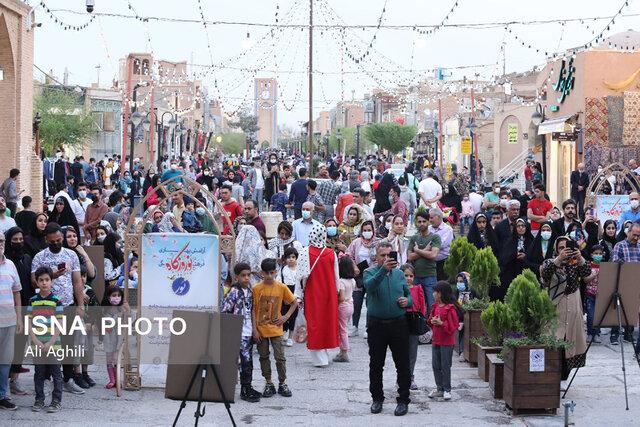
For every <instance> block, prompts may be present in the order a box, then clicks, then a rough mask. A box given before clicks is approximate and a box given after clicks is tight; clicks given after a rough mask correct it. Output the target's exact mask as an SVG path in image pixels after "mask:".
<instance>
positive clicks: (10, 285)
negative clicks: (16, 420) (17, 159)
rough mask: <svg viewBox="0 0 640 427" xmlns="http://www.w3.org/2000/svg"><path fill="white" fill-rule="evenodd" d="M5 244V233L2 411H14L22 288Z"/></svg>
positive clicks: (0, 284)
mask: <svg viewBox="0 0 640 427" xmlns="http://www.w3.org/2000/svg"><path fill="white" fill-rule="evenodd" d="M3 214H4V212H3ZM5 243H6V242H5V238H4V233H3V234H0V409H4V410H9V411H14V410H16V409H17V406H16V405H15V404H14V403H12V402H11V401H10V400H9V398H8V397H9V396H8V390H9V370H10V368H11V362H12V361H13V350H14V337H15V336H16V334H21V333H22V308H21V306H22V304H21V302H20V301H21V299H20V291H21V290H22V286H21V284H20V277H19V276H18V271H17V270H16V266H15V265H14V264H13V262H11V260H8V259H6V258H5V257H4V248H5Z"/></svg>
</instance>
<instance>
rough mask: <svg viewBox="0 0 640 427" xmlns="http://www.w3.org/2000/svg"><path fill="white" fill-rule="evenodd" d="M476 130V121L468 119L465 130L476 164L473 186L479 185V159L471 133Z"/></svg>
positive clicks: (476, 145)
mask: <svg viewBox="0 0 640 427" xmlns="http://www.w3.org/2000/svg"><path fill="white" fill-rule="evenodd" d="M477 128H478V125H476V121H475V119H474V118H473V117H469V123H467V129H469V137H471V146H472V147H474V148H475V150H474V151H475V163H476V173H475V177H474V181H473V182H474V184H476V186H477V185H479V184H480V158H479V157H478V151H479V150H478V141H477V140H476V141H475V145H474V140H473V139H474V138H473V137H474V135H473V132H474V131H475V130H476V129H477ZM469 168H471V165H469Z"/></svg>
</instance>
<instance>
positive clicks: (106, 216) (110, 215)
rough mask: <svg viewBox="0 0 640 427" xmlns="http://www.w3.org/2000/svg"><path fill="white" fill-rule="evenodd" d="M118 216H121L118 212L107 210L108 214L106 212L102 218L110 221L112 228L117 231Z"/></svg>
mask: <svg viewBox="0 0 640 427" xmlns="http://www.w3.org/2000/svg"><path fill="white" fill-rule="evenodd" d="M118 217H119V216H118V214H117V213H115V212H107V213H106V214H104V217H102V219H103V220H104V221H107V222H108V223H109V225H110V226H111V230H113V231H117V230H118Z"/></svg>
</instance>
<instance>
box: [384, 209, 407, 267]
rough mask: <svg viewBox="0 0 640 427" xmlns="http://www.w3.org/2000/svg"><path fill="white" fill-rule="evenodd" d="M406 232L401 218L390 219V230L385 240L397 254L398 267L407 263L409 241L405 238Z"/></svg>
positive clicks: (397, 216) (398, 216)
mask: <svg viewBox="0 0 640 427" xmlns="http://www.w3.org/2000/svg"><path fill="white" fill-rule="evenodd" d="M406 230H407V228H406V226H405V225H404V219H402V216H400V215H396V216H394V217H392V218H391V230H390V231H389V235H388V236H387V238H386V239H385V240H386V241H388V242H389V243H391V246H392V247H393V250H394V251H396V252H398V265H404V264H406V263H407V250H408V249H409V239H407V238H406V237H405V233H406Z"/></svg>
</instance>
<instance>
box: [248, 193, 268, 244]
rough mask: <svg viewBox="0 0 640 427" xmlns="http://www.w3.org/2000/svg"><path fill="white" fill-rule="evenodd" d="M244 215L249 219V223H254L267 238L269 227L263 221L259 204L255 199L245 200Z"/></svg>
mask: <svg viewBox="0 0 640 427" xmlns="http://www.w3.org/2000/svg"><path fill="white" fill-rule="evenodd" d="M244 217H245V218H246V220H247V224H248V225H253V226H254V227H255V228H256V230H258V232H259V233H260V235H261V236H262V238H265V237H266V235H267V228H266V227H265V225H264V222H262V218H260V216H259V215H258V204H257V203H256V201H255V200H252V199H250V200H247V201H246V202H244Z"/></svg>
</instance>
